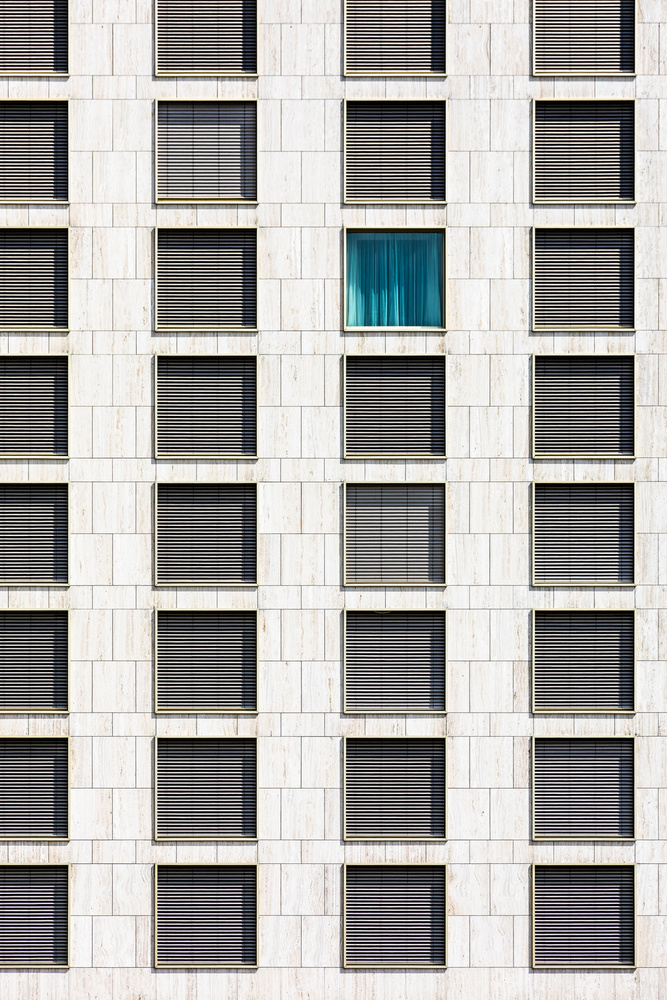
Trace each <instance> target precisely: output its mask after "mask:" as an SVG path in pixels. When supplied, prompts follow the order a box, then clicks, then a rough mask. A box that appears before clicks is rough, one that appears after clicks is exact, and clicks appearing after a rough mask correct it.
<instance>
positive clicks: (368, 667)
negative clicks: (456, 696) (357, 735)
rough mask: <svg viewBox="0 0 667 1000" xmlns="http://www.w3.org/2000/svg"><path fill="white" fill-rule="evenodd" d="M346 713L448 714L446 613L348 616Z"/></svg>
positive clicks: (423, 612) (408, 612) (370, 612)
mask: <svg viewBox="0 0 667 1000" xmlns="http://www.w3.org/2000/svg"><path fill="white" fill-rule="evenodd" d="M345 710H346V711H347V712H444V710H445V614H444V612H442V611H389V612H377V611H347V612H346V613H345Z"/></svg>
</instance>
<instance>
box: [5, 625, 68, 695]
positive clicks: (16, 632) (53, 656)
mask: <svg viewBox="0 0 667 1000" xmlns="http://www.w3.org/2000/svg"><path fill="white" fill-rule="evenodd" d="M67 661H68V644H67V612H66V611H0V711H3V712H19V711H24V712H66V711H67Z"/></svg>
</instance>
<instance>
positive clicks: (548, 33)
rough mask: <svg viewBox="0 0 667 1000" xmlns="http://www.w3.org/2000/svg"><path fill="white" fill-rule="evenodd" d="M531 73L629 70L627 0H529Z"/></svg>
mask: <svg viewBox="0 0 667 1000" xmlns="http://www.w3.org/2000/svg"><path fill="white" fill-rule="evenodd" d="M534 18H535V44H534V59H535V73H537V74H540V73H544V74H552V75H555V76H565V75H568V74H570V75H584V74H589V73H591V74H592V73H595V74H597V75H603V74H607V73H634V71H635V5H634V2H633V0H587V2H586V4H585V5H584V4H582V3H581V2H580V0H535V6H534Z"/></svg>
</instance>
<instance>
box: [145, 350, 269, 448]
mask: <svg viewBox="0 0 667 1000" xmlns="http://www.w3.org/2000/svg"><path fill="white" fill-rule="evenodd" d="M155 360H156V364H157V397H156V407H157V409H156V421H157V423H156V426H157V450H158V455H160V456H167V455H198V454H200V455H204V454H205V455H255V454H257V359H256V358H251V357H202V358H198V357H193V358H183V357H177V356H171V355H170V356H165V355H162V356H159V357H157V358H156V359H155Z"/></svg>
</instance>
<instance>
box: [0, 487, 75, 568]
mask: <svg viewBox="0 0 667 1000" xmlns="http://www.w3.org/2000/svg"><path fill="white" fill-rule="evenodd" d="M67 548H68V538H67V484H66V483H57V484H54V483H15V484H6V485H4V486H3V485H0V582H3V583H15V584H24V585H26V586H30V585H32V584H43V583H44V584H46V583H60V584H65V583H67Z"/></svg>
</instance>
